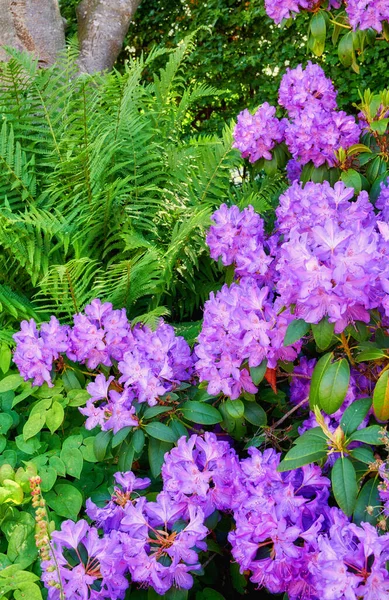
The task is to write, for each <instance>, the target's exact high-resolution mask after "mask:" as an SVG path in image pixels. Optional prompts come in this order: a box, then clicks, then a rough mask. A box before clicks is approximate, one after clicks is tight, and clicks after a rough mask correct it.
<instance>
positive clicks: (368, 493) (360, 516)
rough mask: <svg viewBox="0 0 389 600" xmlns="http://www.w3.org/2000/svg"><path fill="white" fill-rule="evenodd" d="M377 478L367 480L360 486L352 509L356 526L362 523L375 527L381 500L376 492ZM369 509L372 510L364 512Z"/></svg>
mask: <svg viewBox="0 0 389 600" xmlns="http://www.w3.org/2000/svg"><path fill="white" fill-rule="evenodd" d="M378 483H379V481H378V478H376V477H374V478H371V479H368V480H367V481H366V483H365V484H364V485H363V486H362V488H361V490H360V492H359V494H358V498H357V501H356V504H355V508H354V514H353V521H354V523H356V524H357V525H360V524H361V523H362V521H363V522H367V523H371V524H372V525H375V524H376V522H377V518H378V516H379V514H380V508H381V499H380V494H379V490H378ZM367 507H371V509H372V510H370V509H369V511H367V510H366V508H367Z"/></svg>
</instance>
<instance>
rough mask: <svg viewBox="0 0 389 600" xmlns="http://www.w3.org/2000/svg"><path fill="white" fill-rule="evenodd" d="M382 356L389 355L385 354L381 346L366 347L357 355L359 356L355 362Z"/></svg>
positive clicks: (378, 358)
mask: <svg viewBox="0 0 389 600" xmlns="http://www.w3.org/2000/svg"><path fill="white" fill-rule="evenodd" d="M382 358H388V357H387V355H386V354H385V352H383V351H382V350H380V349H379V348H366V349H365V350H362V352H360V353H359V354H358V355H357V357H356V358H355V362H357V363H361V362H365V361H367V360H380V359H382Z"/></svg>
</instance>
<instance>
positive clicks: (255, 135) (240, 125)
mask: <svg viewBox="0 0 389 600" xmlns="http://www.w3.org/2000/svg"><path fill="white" fill-rule="evenodd" d="M275 114H276V109H275V107H274V106H270V104H269V103H268V102H264V103H263V104H262V105H261V106H260V107H259V108H258V109H257V111H256V112H255V114H254V115H252V114H251V113H250V112H249V111H248V110H247V108H246V109H245V110H244V111H242V112H241V113H240V114H239V115H238V119H237V124H236V126H235V129H234V143H233V148H237V149H238V150H239V151H240V152H241V154H242V157H243V158H248V159H249V161H250V162H252V163H253V162H256V161H257V160H259V159H260V158H265V159H266V160H271V158H272V155H271V152H270V151H271V150H272V149H273V148H274V146H275V145H276V143H280V142H282V141H283V139H284V130H285V120H284V119H283V120H281V121H280V120H279V119H277V117H276V116H275Z"/></svg>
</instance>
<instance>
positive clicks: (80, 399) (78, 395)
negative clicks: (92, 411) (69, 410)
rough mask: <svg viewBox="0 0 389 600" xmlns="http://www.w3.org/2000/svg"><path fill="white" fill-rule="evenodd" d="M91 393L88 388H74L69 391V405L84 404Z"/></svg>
mask: <svg viewBox="0 0 389 600" xmlns="http://www.w3.org/2000/svg"><path fill="white" fill-rule="evenodd" d="M89 398H90V394H89V392H87V391H86V390H78V389H72V390H69V391H68V401H69V402H68V406H84V405H85V404H86V402H87V400H89Z"/></svg>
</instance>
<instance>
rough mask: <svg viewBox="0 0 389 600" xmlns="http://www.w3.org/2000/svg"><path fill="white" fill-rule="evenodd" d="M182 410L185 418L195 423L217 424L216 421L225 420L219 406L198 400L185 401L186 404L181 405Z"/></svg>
mask: <svg viewBox="0 0 389 600" xmlns="http://www.w3.org/2000/svg"><path fill="white" fill-rule="evenodd" d="M180 411H181V412H182V414H183V415H184V417H185V419H188V421H192V422H193V423H199V424H200V425H216V423H221V422H222V420H223V417H222V416H221V414H220V412H219V411H218V410H217V408H215V407H214V406H211V405H210V404H205V403H204V402H197V401H195V400H188V401H187V402H185V404H183V405H182V406H181V407H180Z"/></svg>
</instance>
